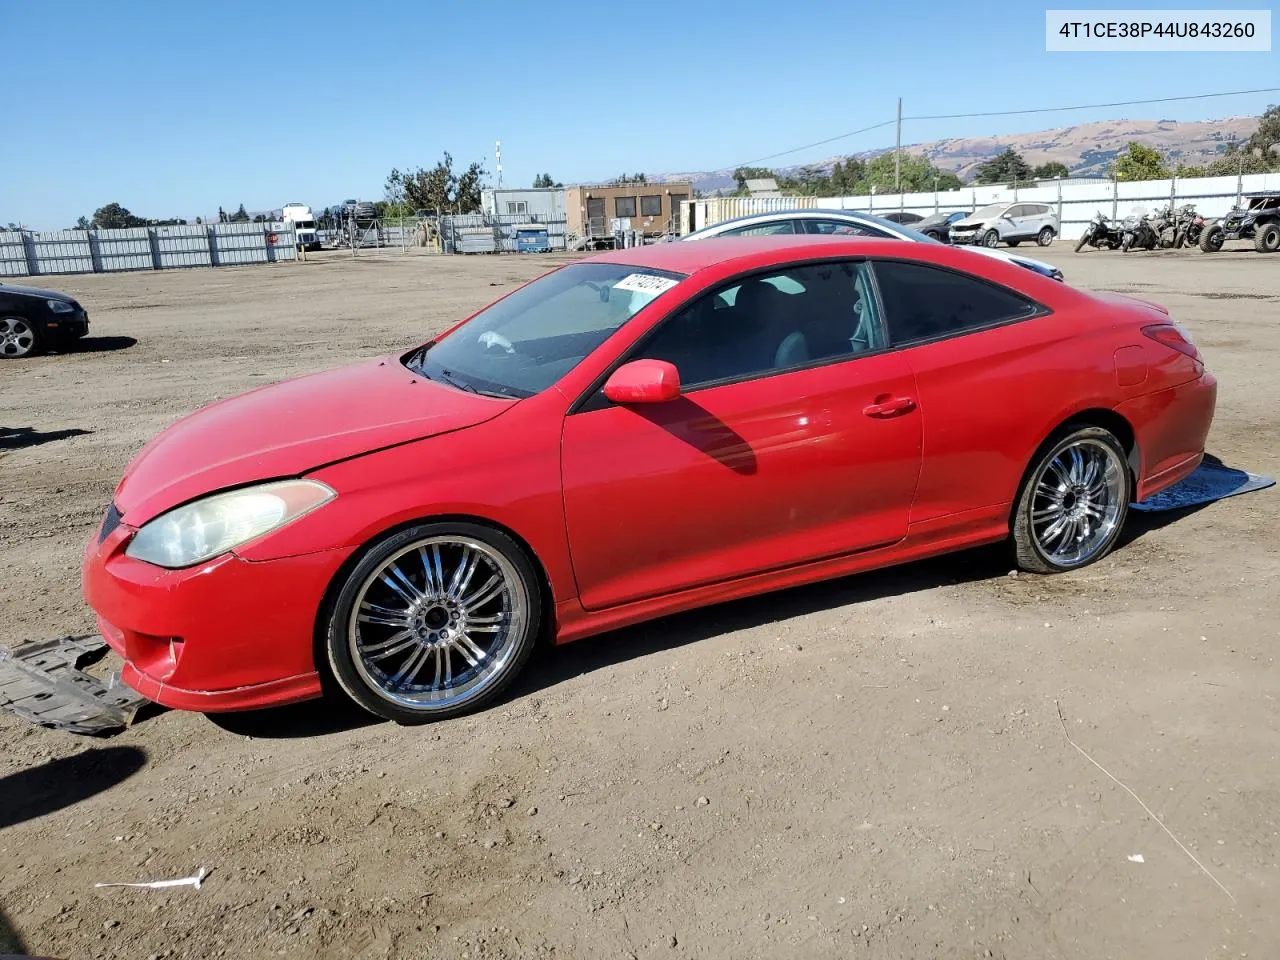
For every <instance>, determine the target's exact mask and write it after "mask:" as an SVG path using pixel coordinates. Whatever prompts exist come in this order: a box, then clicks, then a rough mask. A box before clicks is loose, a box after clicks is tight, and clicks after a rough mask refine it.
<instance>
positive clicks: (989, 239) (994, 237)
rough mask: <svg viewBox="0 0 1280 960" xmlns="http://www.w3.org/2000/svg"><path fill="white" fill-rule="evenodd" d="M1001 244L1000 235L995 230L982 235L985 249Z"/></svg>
mask: <svg viewBox="0 0 1280 960" xmlns="http://www.w3.org/2000/svg"><path fill="white" fill-rule="evenodd" d="M999 242H1000V234H999V233H997V232H996V231H995V230H988V231H987V232H986V233H984V234H983V235H982V245H983V246H984V247H994V246H995V245H996V244H998V243H999Z"/></svg>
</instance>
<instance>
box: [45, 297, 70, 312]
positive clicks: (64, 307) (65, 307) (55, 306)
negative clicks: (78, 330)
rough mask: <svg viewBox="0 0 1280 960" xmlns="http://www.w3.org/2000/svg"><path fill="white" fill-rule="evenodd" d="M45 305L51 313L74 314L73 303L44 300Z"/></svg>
mask: <svg viewBox="0 0 1280 960" xmlns="http://www.w3.org/2000/svg"><path fill="white" fill-rule="evenodd" d="M45 303H47V304H48V305H49V310H50V311H51V312H52V313H75V312H76V305H75V304H74V303H67V301H65V300H46V301H45Z"/></svg>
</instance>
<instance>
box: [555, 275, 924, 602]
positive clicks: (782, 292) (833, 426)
mask: <svg viewBox="0 0 1280 960" xmlns="http://www.w3.org/2000/svg"><path fill="white" fill-rule="evenodd" d="M886 345H887V344H886V339H885V335H884V332H883V328H882V326H881V324H880V319H879V315H878V308H877V303H876V300H875V297H874V295H873V293H872V290H871V286H870V278H869V271H868V268H867V265H866V264H865V263H861V262H855V261H839V262H825V263H820V264H809V265H804V266H793V267H790V268H788V269H783V270H777V271H774V272H772V273H765V274H756V275H752V276H750V277H747V278H745V279H737V280H734V281H732V282H730V283H727V284H725V285H723V286H721V287H719V288H718V289H716V290H713V291H711V292H709V293H707V294H706V295H704V296H701V297H699V298H698V299H697V300H695V301H694V302H693V303H690V304H688V305H687V306H685V307H683V308H682V309H680V310H679V311H677V312H676V313H674V314H673V315H671V316H669V317H667V318H666V319H665V320H664V321H662V322H661V324H660V325H659V326H658V327H657V328H656V330H655V331H654V333H653V334H652V335H651V336H649V337H648V338H645V339H643V340H642V341H641V342H640V343H638V344H637V346H636V347H635V348H634V349H633V350H632V351H631V352H630V353H629V354H628V356H626V357H625V358H623V359H624V360H630V359H639V358H642V357H643V358H655V359H663V360H668V361H670V362H672V363H674V364H675V365H676V367H677V369H678V370H679V371H680V374H681V379H682V393H681V395H680V396H679V397H677V398H676V399H675V400H671V401H669V402H666V403H657V404H637V405H634V406H623V405H615V404H612V403H610V402H609V401H608V400H606V399H604V397H603V395H602V394H599V393H596V394H593V395H592V396H591V397H589V398H587V400H586V402H585V403H583V404H580V405H579V406H578V408H577V409H574V410H572V411H571V412H570V413H569V414H568V415H567V416H566V418H565V423H564V434H563V447H562V473H563V485H564V507H565V517H566V523H567V529H568V536H569V547H570V554H571V557H572V560H573V568H574V573H575V576H576V579H577V585H578V591H579V596H580V598H581V602H582V604H583V606H584V607H586V608H587V609H590V610H598V609H602V608H605V607H610V606H614V605H617V604H622V603H627V602H629V601H635V600H640V599H643V598H646V597H652V596H658V595H661V594H665V593H670V592H674V591H678V590H683V589H688V588H691V587H695V586H699V585H703V584H710V583H714V582H717V581H724V580H730V579H734V578H737V577H742V576H747V575H750V574H753V573H759V572H762V571H765V570H770V569H778V568H783V567H787V566H791V565H793V564H799V563H804V562H806V561H812V560H818V559H822V558H826V557H832V556H838V555H842V554H847V553H851V552H854V551H859V550H866V549H870V548H873V547H877V546H884V545H887V544H890V543H894V542H896V541H898V540H900V539H902V538H903V537H904V536H905V535H906V531H907V521H908V517H909V513H910V508H911V501H912V495H913V493H914V490H915V485H916V479H917V477H918V474H919V470H920V443H921V414H920V411H919V409H918V407H917V404H916V401H915V398H914V392H915V387H914V378H913V376H912V374H911V370H910V366H909V364H908V363H907V361H906V360H905V359H904V358H903V357H902V355H901V354H897V353H892V352H888V351H887V350H886V349H885V347H886Z"/></svg>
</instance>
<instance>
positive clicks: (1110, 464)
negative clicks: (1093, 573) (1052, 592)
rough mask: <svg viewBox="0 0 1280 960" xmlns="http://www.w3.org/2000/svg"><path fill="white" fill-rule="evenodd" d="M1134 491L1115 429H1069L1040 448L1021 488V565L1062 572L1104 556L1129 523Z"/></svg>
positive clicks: (1015, 532) (1016, 535)
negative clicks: (1127, 520)
mask: <svg viewBox="0 0 1280 960" xmlns="http://www.w3.org/2000/svg"><path fill="white" fill-rule="evenodd" d="M1131 490H1132V483H1131V481H1130V477H1129V466H1128V462H1127V460H1126V457H1125V452H1124V447H1122V446H1121V445H1120V441H1119V440H1117V439H1116V437H1115V435H1114V434H1112V433H1111V432H1110V431H1109V430H1105V429H1103V428H1102V427H1094V426H1080V425H1075V426H1068V427H1066V428H1064V429H1063V431H1061V432H1060V433H1058V434H1056V435H1055V436H1054V437H1053V438H1051V440H1050V441H1049V442H1048V443H1046V445H1045V446H1044V447H1042V448H1041V451H1040V452H1039V453H1038V455H1037V457H1036V460H1035V462H1034V464H1033V465H1032V467H1031V469H1030V470H1029V471H1028V473H1027V478H1026V480H1025V481H1024V482H1023V487H1022V490H1021V491H1020V492H1019V496H1018V501H1017V505H1016V507H1015V511H1014V515H1013V523H1012V525H1011V526H1012V539H1013V546H1014V554H1015V557H1016V559H1017V564H1018V566H1019V568H1020V569H1022V570H1027V571H1030V572H1032V573H1061V572H1063V571H1066V570H1076V569H1079V568H1080V567H1084V566H1087V565H1089V564H1091V563H1094V562H1095V561H1097V560H1100V559H1102V558H1103V557H1104V556H1106V555H1107V554H1108V553H1109V552H1110V551H1111V549H1112V547H1114V546H1115V543H1116V540H1117V539H1118V538H1119V536H1120V532H1121V530H1122V529H1123V527H1124V522H1125V518H1126V517H1127V516H1128V514H1129V498H1130V494H1131Z"/></svg>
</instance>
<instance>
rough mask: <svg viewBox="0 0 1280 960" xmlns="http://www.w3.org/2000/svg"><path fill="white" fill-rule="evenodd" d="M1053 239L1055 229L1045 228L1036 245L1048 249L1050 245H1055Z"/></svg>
mask: <svg viewBox="0 0 1280 960" xmlns="http://www.w3.org/2000/svg"><path fill="white" fill-rule="evenodd" d="M1053 237H1054V233H1053V227H1044V228H1043V229H1041V231H1040V232H1039V233H1038V234H1037V235H1036V243H1038V244H1040V246H1042V247H1047V246H1048V245H1049V244H1051V243H1053Z"/></svg>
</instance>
